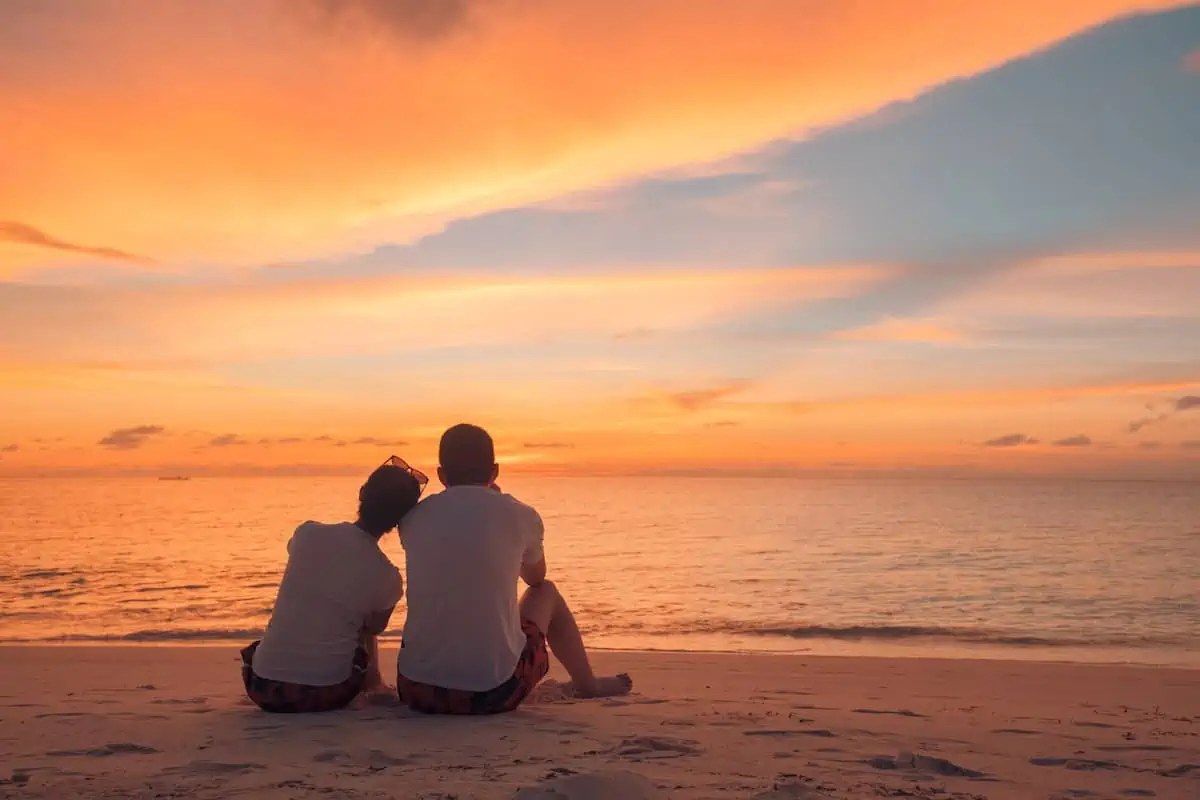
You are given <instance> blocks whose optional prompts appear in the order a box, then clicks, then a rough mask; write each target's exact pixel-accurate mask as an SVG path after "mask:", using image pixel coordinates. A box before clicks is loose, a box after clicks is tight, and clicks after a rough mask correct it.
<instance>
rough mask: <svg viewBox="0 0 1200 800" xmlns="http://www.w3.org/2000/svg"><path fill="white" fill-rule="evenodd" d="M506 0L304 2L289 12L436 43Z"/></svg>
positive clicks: (413, 39)
mask: <svg viewBox="0 0 1200 800" xmlns="http://www.w3.org/2000/svg"><path fill="white" fill-rule="evenodd" d="M506 4H508V5H511V3H510V2H509V0H308V2H307V7H305V6H306V4H305V3H303V2H300V3H294V4H292V5H291V7H292V8H293V9H297V8H299V9H303V10H307V11H310V12H315V15H314V16H313V19H314V21H317V22H321V23H324V24H326V25H329V26H331V27H335V28H342V27H346V26H350V27H354V28H359V29H361V30H363V31H373V30H374V31H383V32H386V33H389V34H391V35H394V36H398V37H401V38H402V39H404V40H405V42H406V43H412V42H424V41H431V40H438V39H442V38H445V37H447V36H451V35H453V34H455V33H457V32H459V31H462V30H463V29H464V28H466V27H467V26H468V25H469V24H470V22H471V21H472V20H473V19H475V18H476V17H477V16H478V14H479V13H480V12H483V11H486V10H488V9H489V7H494V6H498V5H506Z"/></svg>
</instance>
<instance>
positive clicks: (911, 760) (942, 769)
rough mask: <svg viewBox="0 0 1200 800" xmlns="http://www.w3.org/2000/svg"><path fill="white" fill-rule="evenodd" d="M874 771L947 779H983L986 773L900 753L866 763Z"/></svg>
mask: <svg viewBox="0 0 1200 800" xmlns="http://www.w3.org/2000/svg"><path fill="white" fill-rule="evenodd" d="M867 763H868V764H870V765H871V766H872V767H874V768H875V769H884V770H904V771H906V772H919V773H927V774H932V775H942V776H945V777H949V778H985V777H987V774H986V773H983V772H979V771H978V770H974V769H967V768H966V767H963V766H959V765H958V764H955V763H954V762H953V761H947V760H946V759H944V758H935V757H933V756H925V755H921V754H919V753H918V754H913V753H901V754H900V755H899V756H897V757H896V758H889V757H888V756H877V757H875V758H872V759H869V760H868V761H867Z"/></svg>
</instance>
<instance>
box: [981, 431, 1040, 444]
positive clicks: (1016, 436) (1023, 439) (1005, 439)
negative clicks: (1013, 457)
mask: <svg viewBox="0 0 1200 800" xmlns="http://www.w3.org/2000/svg"><path fill="white" fill-rule="evenodd" d="M1037 443H1038V440H1037V439H1034V438H1032V437H1029V436H1026V435H1025V434H1023V433H1010V434H1008V435H1007V436H999V437H997V438H995V439H988V440H987V441H986V442H984V443H983V446H984V447H1020V446H1021V445H1026V444H1037Z"/></svg>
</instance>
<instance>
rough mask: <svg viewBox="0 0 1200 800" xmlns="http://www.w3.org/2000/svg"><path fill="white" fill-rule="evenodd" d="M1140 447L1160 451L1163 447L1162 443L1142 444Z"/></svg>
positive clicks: (1139, 444)
mask: <svg viewBox="0 0 1200 800" xmlns="http://www.w3.org/2000/svg"><path fill="white" fill-rule="evenodd" d="M1138 447H1140V448H1141V449H1143V450H1158V449H1159V448H1161V447H1162V442H1140V443H1138Z"/></svg>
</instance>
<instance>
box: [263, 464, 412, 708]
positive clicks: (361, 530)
mask: <svg viewBox="0 0 1200 800" xmlns="http://www.w3.org/2000/svg"><path fill="white" fill-rule="evenodd" d="M427 482H428V481H427V479H426V477H425V476H424V475H422V474H421V473H420V472H418V471H417V470H414V469H412V468H411V467H409V466H408V465H407V464H405V463H404V461H403V460H402V459H399V458H396V457H395V456H393V457H392V458H390V459H388V461H387V463H386V464H384V465H383V466H382V467H380V468H379V469H377V470H375V472H373V473H371V476H370V477H368V478H367V481H366V483H364V484H363V485H362V488H361V489H359V492H358V519H357V520H356V521H355V522H354V523H353V524H351V523H349V522H341V523H337V524H332V525H328V524H323V523H319V522H305V523H304V524H303V525H301V526H300V527H298V528H297V529H296V532H295V533H294V534H293V535H292V538H291V540H290V541H289V542H288V562H287V568H286V569H285V570H284V573H283V579H282V580H281V581H280V584H279V594H278V596H277V597H276V600H275V608H274V610H273V611H272V613H271V621H270V623H269V624H268V625H267V630H266V633H264V634H263V638H262V640H261V641H258V642H255V643H254V644H251V645H250V646H249V647H247V648H246V649H245V650H243V651H242V681H243V682H244V684H245V687H246V695H247V696H248V697H249V698H250V699H251V700H253V701H254V702H255V703H256V704H257V705H258V706H259V707H260V708H262V709H263V710H265V711H274V712H283V713H289V712H311V711H331V710H334V709H338V708H344V707H345V706H347V705H349V703H350V701H352V700H353V699H354V698H355V697H356V696H357V695H358V694H360V693H361V692H367V691H372V690H376V689H380V688H382V686H383V680H382V678H381V676H380V672H379V648H378V642H377V636H378V635H379V634H380V633H382V632H383V631H384V630H386V629H387V626H388V621H389V620H390V619H391V616H392V609H393V608H395V606H396V603H397V602H399V600H400V597H401V596H402V595H403V593H404V587H403V584H402V583H401V580H400V571H399V570H398V569H396V567H395V565H393V564H392V562H391V561H390V560H388V557H387V556H386V555H384V553H383V551H382V550H381V549H380V548H379V539H380V537H382V536H383V535H384V534H385V533H387V532H388V531H390V530H392V529H393V528H395V527H396V526H397V525H399V523H400V520H401V519H402V518H403V517H404V515H405V514H407V513H408V512H409V511H410V510H411V509H412V508H413V507H414V506H415V505H416V504H417V500H418V498H419V497H420V495H421V489H422V488H423V487H424V486H425V484H426V483H427Z"/></svg>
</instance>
